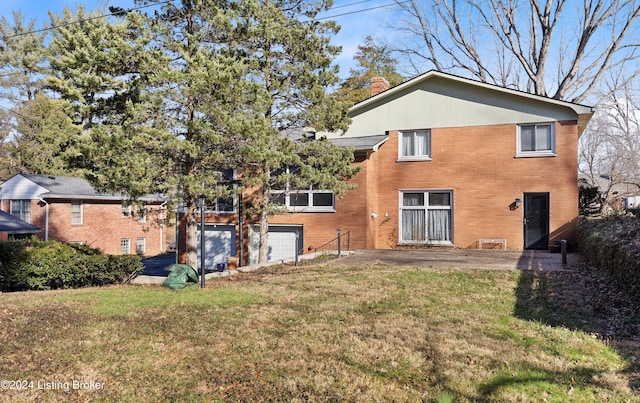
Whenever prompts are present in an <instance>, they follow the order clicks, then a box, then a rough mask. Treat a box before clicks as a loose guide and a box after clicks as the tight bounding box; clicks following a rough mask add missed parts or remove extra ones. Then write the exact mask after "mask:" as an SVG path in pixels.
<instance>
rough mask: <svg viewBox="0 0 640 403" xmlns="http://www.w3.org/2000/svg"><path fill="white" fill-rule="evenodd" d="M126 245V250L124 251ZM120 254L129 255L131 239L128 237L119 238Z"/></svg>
mask: <svg viewBox="0 0 640 403" xmlns="http://www.w3.org/2000/svg"><path fill="white" fill-rule="evenodd" d="M125 247H126V251H125ZM120 254H121V255H130V254H131V239H130V238H122V239H120Z"/></svg>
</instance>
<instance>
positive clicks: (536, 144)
mask: <svg viewBox="0 0 640 403" xmlns="http://www.w3.org/2000/svg"><path fill="white" fill-rule="evenodd" d="M517 140H518V141H517V144H518V150H517V155H518V156H521V157H527V156H549V155H555V151H556V146H555V133H554V126H553V124H552V123H539V124H531V125H520V126H519V127H518V139H517Z"/></svg>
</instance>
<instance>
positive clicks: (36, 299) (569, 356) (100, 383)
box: [0, 264, 640, 402]
mask: <svg viewBox="0 0 640 403" xmlns="http://www.w3.org/2000/svg"><path fill="white" fill-rule="evenodd" d="M592 294H593V293H592V292H591V291H589V290H584V289H581V288H580V287H577V286H576V281H575V277H571V276H568V277H566V278H565V277H563V276H548V275H546V276H545V275H534V274H532V273H526V272H525V273H520V272H517V271H488V270H487V271H485V270H456V269H439V268H417V267H415V268H405V267H389V266H368V267H364V266H363V267H342V266H332V265H331V264H329V265H324V266H318V265H313V264H311V265H306V266H303V267H299V268H293V267H275V268H271V269H263V270H262V271H258V272H254V273H250V274H242V275H239V276H235V277H232V278H230V279H219V280H215V281H209V282H208V288H207V289H206V290H199V289H192V290H188V291H171V290H168V289H164V288H160V287H149V286H126V287H125V286H122V287H109V288H102V289H82V290H67V291H51V292H29V293H10V294H8V293H4V294H0V299H1V300H2V305H1V307H0V340H2V342H1V343H0V352H1V353H2V354H0V374H2V377H1V378H2V379H5V380H9V381H16V380H21V381H25V382H21V383H17V382H9V383H7V382H4V383H3V387H4V389H5V390H3V391H2V392H1V393H0V396H3V398H6V399H9V400H11V401H36V400H38V401H87V400H88V401H94V400H97V401H118V402H127V401H129V402H156V401H203V402H204V401H206V402H208V401H234V402H235V401H251V402H254V401H362V402H370V401H402V402H407V401H409V402H410V401H440V402H447V401H507V402H511V401H513V402H522V401H531V402H541V401H547V402H571V401H575V402H585V401H613V402H626V401H639V402H640V398H638V397H636V395H638V394H639V393H640V385H639V380H640V365H639V362H638V359H640V357H634V356H632V353H633V349H634V348H637V347H638V344H637V343H636V344H634V343H633V342H632V341H629V340H607V341H603V340H602V338H601V337H599V334H601V330H602V329H603V326H604V325H605V324H606V323H608V322H607V321H608V320H609V319H608V318H606V317H605V316H603V315H600V314H598V312H596V311H594V309H593V307H592V305H593V304H590V303H588V301H590V299H589V298H593V297H594V296H593V295H592ZM626 320H627V321H629V323H636V321H637V320H638V318H636V317H627V318H626ZM7 387H13V389H7ZM18 387H20V388H21V389H20V390H17V388H18ZM74 387H75V388H76V389H74ZM78 388H80V389H78ZM65 389H68V391H67V390H65Z"/></svg>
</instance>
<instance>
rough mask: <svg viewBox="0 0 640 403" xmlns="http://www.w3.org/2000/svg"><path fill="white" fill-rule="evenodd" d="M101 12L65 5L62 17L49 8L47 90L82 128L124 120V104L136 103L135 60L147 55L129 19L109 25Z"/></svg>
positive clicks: (143, 39)
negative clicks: (63, 102)
mask: <svg viewBox="0 0 640 403" xmlns="http://www.w3.org/2000/svg"><path fill="white" fill-rule="evenodd" d="M101 15H103V14H102V13H101V12H90V13H87V12H85V10H84V7H82V6H80V7H78V9H77V10H76V11H75V12H72V11H71V10H70V9H68V8H65V9H64V10H63V12H62V16H58V15H56V14H54V13H52V12H49V16H50V18H51V24H52V25H54V26H57V27H58V28H56V30H54V31H53V38H52V40H51V43H50V44H49V48H48V50H49V68H50V71H49V74H48V76H47V79H46V84H47V89H48V90H50V91H53V92H54V93H55V94H56V95H57V96H59V97H61V98H62V99H64V100H66V101H68V102H69V103H71V104H72V105H73V106H74V107H75V110H74V113H75V115H74V116H73V118H74V122H75V123H78V124H81V125H82V127H83V129H88V128H90V127H91V126H92V125H94V124H97V123H101V124H115V125H119V124H121V123H122V122H123V121H124V120H125V119H126V117H127V116H126V108H127V107H126V104H127V102H128V101H131V102H134V103H135V102H137V101H138V97H139V92H140V86H139V85H138V84H139V80H140V79H141V76H140V71H139V64H140V59H141V57H144V56H145V55H147V53H146V52H144V46H145V45H146V44H147V43H148V38H145V37H144V36H135V35H134V33H135V31H134V30H132V29H131V27H130V24H131V22H132V21H130V20H125V21H123V22H120V23H111V22H109V21H108V20H107V19H105V18H100V16H101ZM132 17H134V15H132Z"/></svg>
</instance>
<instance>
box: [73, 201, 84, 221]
mask: <svg viewBox="0 0 640 403" xmlns="http://www.w3.org/2000/svg"><path fill="white" fill-rule="evenodd" d="M71 224H74V225H80V224H82V202H81V201H72V202H71Z"/></svg>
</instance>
